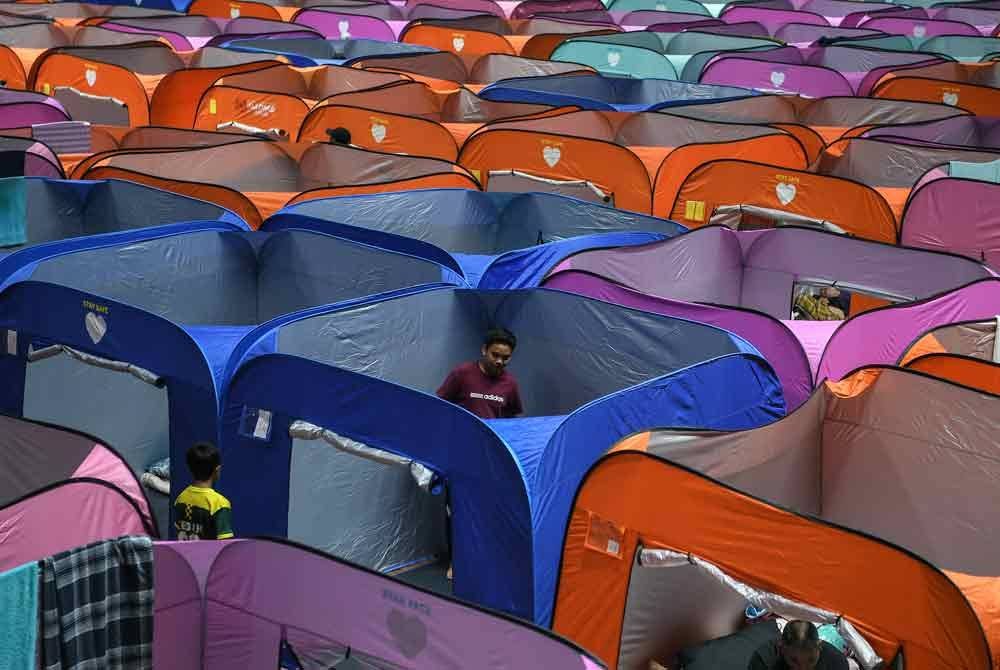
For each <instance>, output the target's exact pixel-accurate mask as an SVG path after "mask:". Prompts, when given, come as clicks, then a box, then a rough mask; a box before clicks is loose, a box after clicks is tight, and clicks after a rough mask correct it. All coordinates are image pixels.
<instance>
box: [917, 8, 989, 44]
mask: <svg viewBox="0 0 1000 670" xmlns="http://www.w3.org/2000/svg"><path fill="white" fill-rule="evenodd" d="M931 11H932V12H933V15H934V18H935V19H936V20H938V21H960V22H962V23H966V24H968V25H970V26H973V27H975V29H976V30H977V31H978V32H979V33H980V34H981V35H984V36H987V37H988V36H990V35H992V34H993V31H994V30H995V29H996V27H997V24H1000V10H998V9H997V8H996V7H992V8H982V9H980V8H978V7H976V6H958V7H941V8H936V7H935V8H932V10H931Z"/></svg>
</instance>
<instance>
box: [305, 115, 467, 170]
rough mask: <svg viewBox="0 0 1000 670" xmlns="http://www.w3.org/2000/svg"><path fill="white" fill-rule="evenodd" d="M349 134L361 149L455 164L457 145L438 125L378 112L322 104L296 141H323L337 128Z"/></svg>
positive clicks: (423, 120) (306, 122)
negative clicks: (329, 131)
mask: <svg viewBox="0 0 1000 670" xmlns="http://www.w3.org/2000/svg"><path fill="white" fill-rule="evenodd" d="M338 126H339V127H344V128H347V129H348V130H349V131H350V132H351V143H352V144H354V145H355V146H359V147H362V148H364V149H374V150H376V151H386V152H390V153H397V154H412V155H417V156H430V157H432V158H440V159H442V160H446V161H451V162H454V161H455V160H457V159H458V145H457V144H456V143H455V138H454V137H452V134H451V133H450V132H448V130H447V129H446V128H445V127H444V126H442V125H441V124H439V123H435V122H434V121H429V120H426V119H421V118H418V117H413V116H406V115H403V114H389V113H386V112H382V111H379V110H377V109H366V108H363V107H350V106H346V105H335V104H332V103H330V102H329V100H327V101H324V102H322V103H320V104H319V105H317V106H316V107H314V108H313V110H312V111H311V112H309V115H308V116H307V117H306V118H305V121H304V122H303V123H302V124H301V130H300V131H299V139H298V141H299V142H326V141H327V140H328V139H329V138H328V136H327V130H329V129H331V128H336V127H338Z"/></svg>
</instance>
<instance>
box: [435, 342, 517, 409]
mask: <svg viewBox="0 0 1000 670" xmlns="http://www.w3.org/2000/svg"><path fill="white" fill-rule="evenodd" d="M515 347H517V338H516V337H514V335H513V333H511V332H510V331H509V330H505V329H503V328H497V329H494V330H491V331H489V332H488V333H486V337H485V338H484V339H483V346H482V348H481V349H480V352H479V353H480V356H479V360H477V361H471V362H468V363H462V364H461V365H459V366H458V367H456V368H455V369H454V370H452V371H451V372H450V373H448V376H447V378H445V380H444V383H442V384H441V388H439V389H438V390H437V396H438V397H439V398H441V399H442V400H447V401H448V402H451V403H454V404H456V405H458V406H460V407H464V408H465V409H467V410H469V411H470V412H472V413H473V414H475V415H476V416H478V417H479V418H481V419H509V418H512V417H515V416H517V415H518V414H521V413H522V412H523V411H524V408H523V407H522V406H521V392H520V390H519V389H518V387H517V380H516V379H514V375H512V374H511V373H510V372H508V371H507V365H508V364H509V363H510V359H511V356H513V355H514V348H515Z"/></svg>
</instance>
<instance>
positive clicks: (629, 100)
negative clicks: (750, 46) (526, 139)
mask: <svg viewBox="0 0 1000 670" xmlns="http://www.w3.org/2000/svg"><path fill="white" fill-rule="evenodd" d="M752 95H758V94H757V93H755V92H754V91H751V90H750V89H746V88H737V87H735V86H710V85H707V84H689V83H684V82H679V81H671V80H666V79H624V78H619V77H604V76H601V75H597V74H595V75H582V74H573V75H551V76H548V77H520V78H514V79H503V80H501V81H498V82H496V83H495V84H491V85H489V86H487V87H486V88H484V89H483V90H482V91H481V92H480V94H479V97H481V98H483V99H484V100H493V101H496V102H527V103H534V104H538V105H554V106H564V105H577V106H579V107H582V108H583V109H596V110H604V111H620V112H648V111H654V110H657V109H664V108H666V107H671V106H672V105H682V104H686V105H690V104H692V103H695V102H699V101H702V102H722V101H725V100H736V99H739V98H746V97H748V96H752Z"/></svg>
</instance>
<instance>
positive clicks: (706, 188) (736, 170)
mask: <svg viewBox="0 0 1000 670" xmlns="http://www.w3.org/2000/svg"><path fill="white" fill-rule="evenodd" d="M661 205H662V209H660V206H661ZM739 205H753V206H756V207H762V208H766V209H769V210H774V211H776V212H788V213H790V214H794V215H798V216H802V217H806V218H808V219H813V220H817V221H822V222H826V223H830V224H833V225H835V226H837V227H838V228H840V229H841V230H843V231H845V232H846V233H848V234H850V235H855V236H857V237H862V238H865V239H870V240H876V241H879V242H888V243H890V244H895V243H896V241H897V228H896V219H895V217H894V216H893V213H892V210H891V209H890V208H889V204H888V203H887V202H886V200H885V198H883V197H882V196H881V195H880V194H879V193H877V192H876V191H875V190H874V189H872V188H869V187H868V186H865V185H864V184H859V183H857V182H853V181H850V180H848V179H843V178H840V177H830V176H825V175H818V174H814V173H811V172H803V171H800V170H789V169H785V168H780V167H776V166H773V165H766V164H763V163H752V162H750V161H739V160H719V161H712V162H711V163H707V164H704V165H702V166H701V167H699V168H698V169H696V170H695V171H694V172H692V173H691V174H690V175H689V176H688V178H687V179H686V180H685V181H684V183H683V184H682V185H681V187H680V189H679V190H678V191H677V197H676V198H675V199H674V201H673V203H670V204H669V205H668V204H667V203H666V202H660V201H658V202H657V210H656V211H655V212H654V213H655V214H656V215H657V216H662V217H666V218H670V219H673V220H675V221H678V222H680V223H683V224H684V225H687V226H691V227H699V226H704V225H706V224H708V223H709V221H710V220H711V218H712V214H713V212H715V211H716V210H717V209H718V208H720V207H724V206H739Z"/></svg>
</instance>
